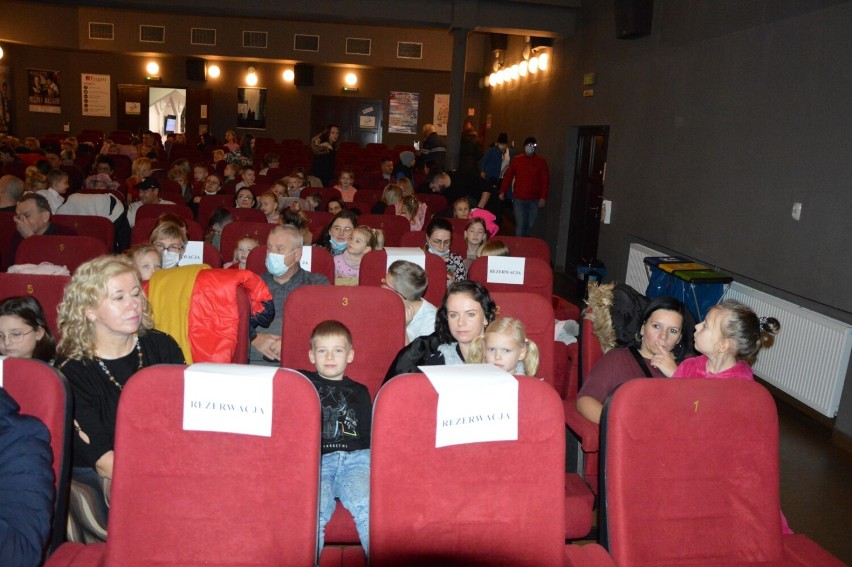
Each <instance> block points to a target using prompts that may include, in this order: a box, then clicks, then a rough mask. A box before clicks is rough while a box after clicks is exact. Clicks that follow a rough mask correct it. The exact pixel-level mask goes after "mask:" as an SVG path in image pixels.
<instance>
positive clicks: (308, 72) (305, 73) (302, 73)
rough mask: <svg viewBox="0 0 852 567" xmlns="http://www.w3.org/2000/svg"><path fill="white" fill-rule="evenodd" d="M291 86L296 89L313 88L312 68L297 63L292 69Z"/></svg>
mask: <svg viewBox="0 0 852 567" xmlns="http://www.w3.org/2000/svg"><path fill="white" fill-rule="evenodd" d="M293 84H294V85H296V86H297V87H312V86H314V66H313V65H305V64H304V63H297V64H296V66H295V67H293Z"/></svg>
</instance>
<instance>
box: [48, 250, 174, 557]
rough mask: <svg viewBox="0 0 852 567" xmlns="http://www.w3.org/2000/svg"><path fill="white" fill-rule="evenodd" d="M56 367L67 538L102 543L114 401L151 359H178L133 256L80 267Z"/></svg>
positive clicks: (63, 313)
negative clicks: (63, 399) (70, 423)
mask: <svg viewBox="0 0 852 567" xmlns="http://www.w3.org/2000/svg"><path fill="white" fill-rule="evenodd" d="M58 322H59V329H60V333H61V335H62V339H61V340H60V342H59V347H58V353H59V358H58V359H57V361H56V367H57V368H59V370H61V371H62V373H63V374H64V375H65V376H66V378H67V379H68V383H69V385H70V387H71V391H72V392H73V394H74V429H75V432H74V435H73V443H74V450H73V455H74V463H73V466H74V469H73V475H72V486H71V518H70V521H69V538H70V539H71V540H72V541H83V542H86V543H89V542H93V541H105V539H106V525H107V512H108V509H109V482H110V480H111V479H112V473H113V459H114V457H115V452H114V450H113V445H114V441H115V422H116V415H117V410H118V401H119V397H120V396H121V392H122V390H123V389H124V386H125V384H127V381H128V380H130V378H131V377H132V376H133V375H134V374H135V373H136V372H138V371H139V370H141V369H142V368H144V367H146V366H152V365H154V364H183V363H184V357H183V353H182V352H181V350H180V348H179V347H178V344H177V343H176V342H175V340H174V339H173V338H172V337H170V336H169V335H167V334H165V333H161V332H159V331H156V330H154V328H153V327H154V321H153V318H152V316H151V309H150V307H149V306H148V302H147V300H146V299H145V295H144V294H143V293H142V287H141V284H140V282H139V274H138V272H137V271H136V267H135V266H134V265H133V262H132V261H131V260H130V258H127V257H124V256H101V257H99V258H95V259H94V260H90V261H89V262H86V263H85V264H82V265H81V266H80V267H79V268H77V271H76V272H74V276H73V277H72V278H71V282H70V283H69V284H68V286H67V287H66V288H65V295H64V296H63V299H62V303H60V304H59V320H58Z"/></svg>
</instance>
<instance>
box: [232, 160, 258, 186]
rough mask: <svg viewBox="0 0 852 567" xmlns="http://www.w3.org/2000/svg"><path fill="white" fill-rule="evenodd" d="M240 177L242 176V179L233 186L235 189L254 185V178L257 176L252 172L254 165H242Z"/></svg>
mask: <svg viewBox="0 0 852 567" xmlns="http://www.w3.org/2000/svg"><path fill="white" fill-rule="evenodd" d="M240 177H241V178H242V181H240V182H239V183H237V186H236V188H235V189H236V190H237V191H239V190H240V189H243V188H248V187H252V186H254V182H255V179H256V178H257V176H256V175H255V172H254V167H253V166H250V165H247V166H245V167H243V169H242V171H241V172H240Z"/></svg>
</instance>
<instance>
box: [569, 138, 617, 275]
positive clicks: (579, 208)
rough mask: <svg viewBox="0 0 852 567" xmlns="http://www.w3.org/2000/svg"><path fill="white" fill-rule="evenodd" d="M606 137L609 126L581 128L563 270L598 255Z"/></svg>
mask: <svg viewBox="0 0 852 567" xmlns="http://www.w3.org/2000/svg"><path fill="white" fill-rule="evenodd" d="M608 136H609V127H608V126H593V127H584V128H580V132H579V138H578V140H577V154H576V156H577V157H576V163H575V167H574V184H573V197H572V200H571V220H570V225H569V228H568V247H567V255H566V258H565V260H566V263H565V265H566V267H568V266H578V265H581V264H586V263H588V262H589V261H591V260H593V259H594V258H595V257H596V256H597V253H598V233H599V230H600V222H601V203H602V202H603V186H604V171H605V168H606V149H607V139H608Z"/></svg>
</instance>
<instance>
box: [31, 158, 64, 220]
mask: <svg viewBox="0 0 852 567" xmlns="http://www.w3.org/2000/svg"><path fill="white" fill-rule="evenodd" d="M66 191H68V174H67V173H65V172H64V171H62V170H61V169H51V170H50V173H48V174H47V189H42V190H40V191H37V193H38V194H39V195H41V196H42V197H44V198H45V199H47V203H48V204H49V205H50V212H51V213H53V214H56V210H57V209H58V208H59V207H61V206H62V203H64V202H65V193H66Z"/></svg>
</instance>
